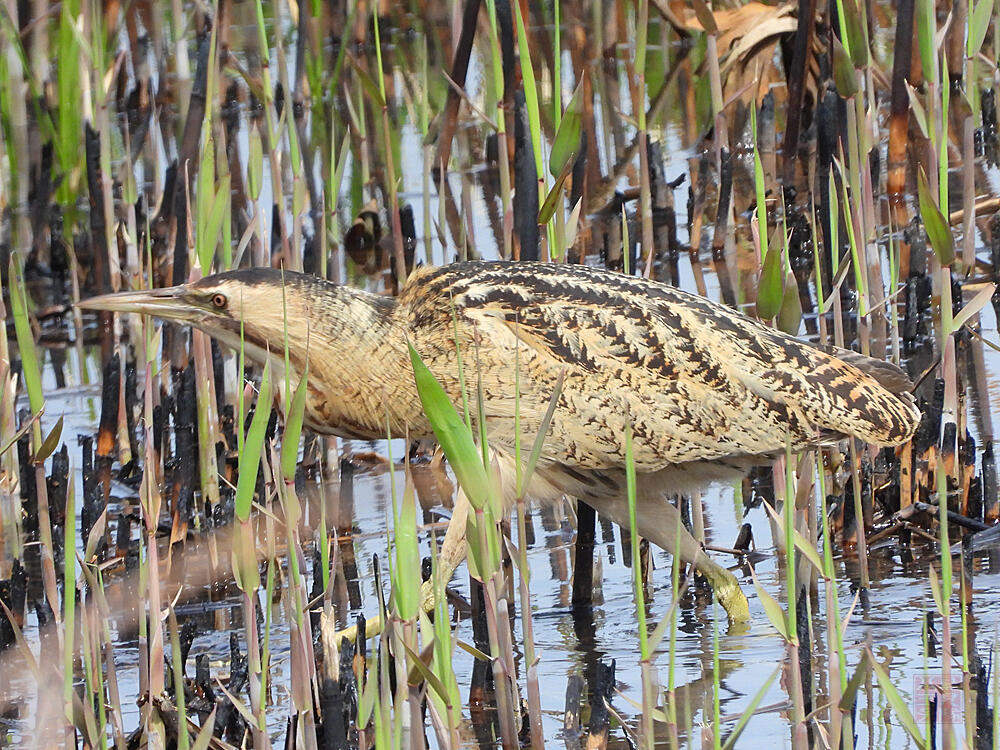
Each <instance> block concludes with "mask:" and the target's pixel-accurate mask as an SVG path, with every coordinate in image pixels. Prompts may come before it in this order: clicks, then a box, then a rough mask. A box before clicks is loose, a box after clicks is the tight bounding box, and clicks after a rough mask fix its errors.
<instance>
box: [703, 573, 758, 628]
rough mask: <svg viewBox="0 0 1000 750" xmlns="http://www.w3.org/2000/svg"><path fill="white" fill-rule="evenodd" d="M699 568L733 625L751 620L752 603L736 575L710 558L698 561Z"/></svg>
mask: <svg viewBox="0 0 1000 750" xmlns="http://www.w3.org/2000/svg"><path fill="white" fill-rule="evenodd" d="M698 570H699V571H700V572H701V574H702V575H704V576H705V577H706V578H707V579H708V582H709V583H711V584H712V591H714V592H715V598H716V599H718V600H719V603H720V604H721V605H722V606H723V608H724V609H725V610H726V614H727V615H728V616H729V623H730V624H731V625H738V624H742V623H747V622H749V621H750V604H749V602H747V598H746V595H745V594H744V593H743V589H741V588H740V583H739V581H737V580H736V576H734V575H733V574H732V573H730V572H729V571H728V570H726V569H725V568H723V567H722V566H721V565H719V564H718V563H716V562H714V561H712V560H710V559H708V558H707V557H705V559H703V560H700V561H699V562H698Z"/></svg>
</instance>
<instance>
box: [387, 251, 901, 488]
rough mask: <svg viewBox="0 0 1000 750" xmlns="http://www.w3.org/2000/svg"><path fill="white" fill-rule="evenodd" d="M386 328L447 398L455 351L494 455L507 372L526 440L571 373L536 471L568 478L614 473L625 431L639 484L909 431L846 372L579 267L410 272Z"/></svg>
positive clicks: (892, 405) (638, 285) (670, 291)
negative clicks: (827, 442)
mask: <svg viewBox="0 0 1000 750" xmlns="http://www.w3.org/2000/svg"><path fill="white" fill-rule="evenodd" d="M394 314H395V316H397V318H398V317H402V318H403V320H400V321H398V322H400V323H402V324H403V326H404V327H405V329H406V331H407V333H408V336H409V338H410V340H411V341H412V342H413V344H414V346H415V347H416V348H417V350H418V352H419V353H420V354H421V356H422V357H423V358H424V361H425V362H426V363H427V364H428V366H429V367H430V368H431V370H432V371H434V372H435V374H436V375H437V376H438V378H439V380H441V381H442V383H444V384H445V385H446V388H447V389H448V390H449V391H450V392H451V393H452V395H453V396H455V397H456V398H457V397H458V396H459V393H460V383H459V382H458V374H457V370H456V367H455V363H456V359H457V355H456V351H455V349H456V341H457V342H458V347H459V348H461V350H462V355H463V357H464V359H465V375H466V386H467V392H468V393H472V394H475V393H476V389H477V388H479V387H481V389H482V394H483V399H484V402H485V413H486V419H487V428H488V430H487V432H488V435H489V436H490V439H491V440H492V441H496V442H497V443H498V444H500V445H505V446H511V445H513V440H514V412H515V399H514V379H515V363H516V369H517V373H518V380H519V385H520V404H519V405H518V406H519V408H520V412H521V424H522V435H528V436H531V435H533V434H534V432H535V431H536V430H537V428H538V426H539V425H540V423H541V417H542V414H544V411H545V407H546V406H547V403H548V399H549V397H550V395H551V393H552V390H553V388H554V385H555V383H556V381H557V378H558V376H559V373H560V372H565V375H564V383H563V387H562V391H561V395H560V397H559V402H558V406H557V408H556V411H555V413H554V416H553V419H552V425H551V429H550V431H549V433H548V435H547V436H546V441H545V453H544V454H543V457H544V458H546V459H549V460H551V461H554V462H558V463H561V464H564V465H568V466H569V467H572V468H575V469H580V470H602V469H612V468H615V467H621V466H623V465H624V462H625V453H624V451H625V448H624V434H625V428H626V425H631V428H632V430H633V444H634V459H635V465H636V469H637V470H638V471H640V472H655V471H660V470H662V469H664V468H666V467H668V466H671V465H676V464H682V463H687V462H692V461H701V460H712V459H722V458H727V457H739V456H747V455H764V454H771V453H775V452H778V451H781V450H783V449H784V447H785V444H786V439H787V440H789V441H790V442H791V445H792V447H793V448H802V447H805V446H808V445H814V444H816V443H817V442H819V441H821V440H824V439H829V438H831V437H839V436H845V435H850V436H856V437H859V438H862V439H864V440H866V441H868V442H871V443H875V444H878V445H895V444H899V443H902V442H905V441H906V440H908V439H909V438H910V437H911V435H912V434H913V432H914V431H915V429H916V427H917V424H918V423H919V418H920V415H919V412H918V410H917V409H916V407H915V405H914V404H913V401H912V399H910V398H909V396H908V394H902V395H900V394H896V393H892V392H890V391H889V390H887V389H886V388H884V387H883V386H882V385H880V384H879V383H878V382H877V381H876V380H875V379H874V378H872V377H870V376H869V375H867V374H866V373H865V372H863V371H862V370H861V369H859V367H857V366H856V365H854V364H848V363H847V362H844V361H843V360H841V359H839V358H837V357H836V356H833V355H832V354H829V353H827V352H824V351H821V350H819V349H817V348H816V347H813V346H811V345H809V344H808V343H805V342H802V341H799V340H798V339H795V338H793V337H791V336H788V335H785V334H784V333H781V332H780V331H777V330H775V329H773V328H769V327H767V326H765V325H763V324H761V323H759V322H757V321H755V320H752V319H750V318H748V317H746V316H744V315H742V314H740V313H738V312H736V311H734V310H731V309H729V308H726V307H723V306H721V305H718V304H715V303H713V302H710V301H709V300H707V299H704V298H702V297H698V296H695V295H691V294H688V293H685V292H683V291H681V290H678V289H675V288H673V287H669V286H666V285H664V284H660V283H657V282H654V281H649V280H645V279H641V278H636V277H629V276H624V275H621V274H614V273H609V272H605V271H601V270H597V269H593V268H588V267H585V266H575V265H565V264H540V263H530V264H529V263H499V262H493V263H490V262H473V263H459V264H454V265H449V266H444V267H440V268H427V269H420V270H419V271H418V272H417V273H416V274H415V275H414V276H413V277H411V278H410V280H409V281H408V282H407V284H406V286H405V288H404V289H403V292H402V294H401V296H400V298H399V300H398V304H397V308H396V310H395V312H394ZM453 318H454V321H455V325H454V326H453V325H449V323H450V322H451V321H452V319H453ZM456 334H457V335H456ZM862 359H863V358H862ZM854 360H855V362H857V361H858V360H859V358H858V356H857V355H856V356H855V357H854Z"/></svg>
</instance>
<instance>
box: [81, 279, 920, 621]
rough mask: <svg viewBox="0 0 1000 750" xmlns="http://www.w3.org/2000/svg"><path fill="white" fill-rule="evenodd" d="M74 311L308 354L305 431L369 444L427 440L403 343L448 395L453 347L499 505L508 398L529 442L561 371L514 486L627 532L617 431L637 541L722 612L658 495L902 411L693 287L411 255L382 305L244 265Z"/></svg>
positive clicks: (710, 567) (508, 479)
mask: <svg viewBox="0 0 1000 750" xmlns="http://www.w3.org/2000/svg"><path fill="white" fill-rule="evenodd" d="M81 306H82V307H86V308H92V309H100V310H112V311H117V312H131V313H145V314H149V315H154V316H156V317H159V318H164V319H167V320H174V321H179V322H182V323H187V324H190V325H193V326H196V327H198V328H200V329H201V330H203V331H205V332H206V333H208V334H210V335H211V336H213V337H215V338H216V339H218V340H219V341H221V342H223V343H225V344H228V345H230V346H232V347H239V346H240V338H241V334H242V336H243V340H244V346H245V351H246V353H247V355H248V356H249V357H251V358H252V359H254V360H256V361H257V362H259V363H263V362H264V361H265V360H267V359H270V360H271V366H272V368H273V371H275V372H281V373H282V374H283V375H284V376H286V377H288V378H290V379H291V381H292V382H293V383H294V382H297V381H298V379H299V374H300V373H302V372H304V371H305V366H306V360H307V358H308V361H309V375H308V396H307V400H306V407H305V412H306V417H305V421H306V424H307V425H308V427H309V428H311V429H312V430H315V431H316V432H318V433H323V434H330V435H339V436H341V437H345V438H357V439H364V440H374V439H379V438H382V437H384V436H385V435H386V427H387V425H388V427H389V429H390V430H391V432H392V434H393V435H403V434H408V435H409V436H411V437H412V438H422V437H428V438H429V437H432V436H433V435H432V430H431V426H430V423H429V422H428V420H427V418H426V416H425V415H424V413H423V410H422V408H421V403H420V399H419V397H418V394H417V390H416V386H415V384H414V379H413V373H412V370H411V364H410V358H409V354H408V348H407V342H409V343H412V345H413V347H414V348H415V349H416V351H417V352H418V353H419V354H420V356H421V358H422V359H423V361H424V362H425V363H426V364H427V366H428V367H429V368H430V370H431V372H432V373H433V374H434V375H435V376H436V377H437V379H438V381H439V382H440V383H441V385H442V386H443V387H444V389H445V390H446V391H447V393H448V394H449V395H450V396H451V398H452V400H453V402H454V403H461V398H462V396H461V394H462V384H461V383H460V382H459V367H458V360H459V355H460V353H464V355H465V359H464V362H465V367H464V369H463V372H464V378H465V381H466V382H465V389H466V392H467V393H468V394H476V393H477V390H479V389H480V388H481V396H482V401H483V405H484V413H485V420H486V435H487V439H488V442H489V444H490V447H491V450H492V452H493V458H494V462H495V464H496V465H498V466H499V467H500V476H501V486H502V491H503V497H504V499H505V501H506V502H507V503H511V502H513V500H514V499H515V476H516V466H515V459H514V445H515V411H516V410H517V409H519V410H520V429H521V430H522V433H523V436H524V438H525V439H526V440H527V442H526V443H525V444H528V445H530V444H531V441H532V440H533V439H534V436H535V435H536V434H537V432H538V430H539V429H540V428H541V425H542V423H543V421H544V415H545V412H546V409H547V407H548V403H549V401H550V398H551V396H552V393H553V390H554V384H555V383H556V381H557V379H558V378H559V377H560V374H562V376H563V383H562V388H561V391H560V395H559V397H558V403H557V406H556V408H555V411H554V413H553V416H552V418H551V422H550V424H549V429H548V433H547V435H546V436H545V439H544V448H543V452H542V455H541V458H540V460H539V463H538V465H537V468H536V470H535V473H534V474H533V475H532V479H531V484H530V486H529V487H528V488H527V495H529V496H530V497H532V498H533V499H537V500H542V501H544V500H552V499H555V498H560V497H562V496H570V497H573V498H577V499H579V500H583V501H585V502H587V503H589V504H591V505H592V506H593V507H594V508H595V509H596V510H597V511H598V512H600V513H601V514H603V515H604V516H605V517H607V518H610V519H611V520H613V521H615V522H616V523H618V524H619V525H621V526H622V527H624V528H627V527H628V522H629V514H628V503H627V500H626V494H625V463H626V454H625V442H624V435H625V431H626V427H627V426H630V427H631V430H632V435H633V460H634V464H635V470H636V473H637V483H636V485H637V486H636V489H637V493H636V494H637V501H636V502H637V509H636V520H637V525H638V529H637V532H638V534H639V535H640V536H642V537H644V538H646V539H649V540H650V541H652V542H654V543H655V544H657V545H659V546H661V547H663V548H665V549H667V550H670V551H672V552H673V553H674V554H675V555H677V556H678V557H679V558H680V559H681V560H683V561H684V562H687V563H690V564H692V565H694V567H695V568H697V569H698V570H699V571H700V572H701V573H702V574H703V575H704V576H706V577H707V578H708V580H709V581H710V583H711V584H712V586H713V588H714V590H715V593H716V596H717V597H718V599H719V601H720V602H721V603H722V604H723V606H724V607H725V608H726V611H727V612H728V614H729V617H730V619H731V620H734V621H742V620H746V619H748V617H749V610H748V605H747V600H746V597H745V596H744V595H743V592H742V591H741V589H740V586H739V584H738V582H737V580H736V578H735V577H734V576H733V574H732V573H730V572H729V571H728V570H727V569H725V568H724V567H722V566H721V565H719V564H718V563H716V562H714V561H713V560H712V559H710V558H709V557H708V555H707V554H706V553H705V551H704V550H703V549H702V547H701V545H700V544H699V542H698V541H696V540H695V538H694V537H693V536H692V535H691V534H690V533H689V532H688V531H687V530H686V529H685V528H684V527H683V525H682V524H681V521H680V517H679V514H678V512H677V510H676V508H675V507H674V506H673V505H672V504H671V503H670V502H669V499H668V497H669V496H670V495H672V494H674V493H677V492H682V491H689V490H692V489H695V488H697V487H698V486H701V485H703V484H704V483H706V482H707V481H708V480H710V479H712V478H714V477H718V476H729V475H730V473H731V472H732V471H742V470H743V468H744V467H747V466H749V465H752V462H753V459H754V457H762V456H773V455H775V454H778V453H781V452H783V451H784V450H785V448H786V444H790V445H791V446H792V448H793V449H801V448H804V447H807V446H813V445H816V444H817V443H819V442H821V441H824V440H829V439H833V438H838V437H843V436H854V437H859V438H862V439H863V440H865V441H867V442H869V443H873V444H876V445H896V444H899V443H902V442H905V441H906V440H908V439H909V438H910V436H911V435H912V434H913V432H914V430H915V429H916V427H917V424H918V421H919V419H920V414H919V411H918V410H917V408H916V407H915V405H914V403H913V401H912V399H910V398H909V396H908V394H905V393H896V392H893V391H894V390H898V388H896V386H898V382H893V381H894V380H896V381H898V380H899V378H898V377H896V376H899V375H901V372H900V371H899V370H898V369H894V368H893V367H892V366H891V365H888V364H887V363H884V362H877V361H876V360H871V359H868V358H866V357H861V356H860V355H854V354H852V353H846V352H845V353H844V357H846V358H849V359H850V360H851V361H850V362H849V361H845V358H842V357H840V356H835V355H834V354H832V353H829V352H827V351H823V350H820V349H818V348H816V347H814V346H811V345H809V344H807V343H804V342H802V341H799V340H797V339H795V338H793V337H792V336H788V335H786V334H784V333H781V332H780V331H777V330H775V329H773V328H770V327H768V326H766V325H763V324H761V323H759V322H757V321H755V320H753V319H751V318H749V317H746V316H744V315H742V314H740V313H739V312H736V311H734V310H731V309H729V308H726V307H723V306H721V305H718V304H715V303H713V302H711V301H709V300H707V299H705V298H702V297H698V296H695V295H692V294H688V293H686V292H683V291H680V290H678V289H675V288H673V287H670V286H667V285H664V284H660V283H657V282H655V281H650V280H647V279H642V278H635V277H631V276H624V275H621V274H615V273H609V272H605V271H601V270H597V269H593V268H589V267H585V266H579V265H565V264H544V263H513V262H472V263H457V264H454V265H449V266H444V267H439V268H433V267H425V268H421V269H418V270H417V271H416V272H415V273H414V274H413V275H411V276H410V278H409V279H408V280H407V282H406V284H405V286H404V287H403V289H402V290H401V293H400V295H399V296H398V297H397V298H396V299H392V298H388V297H383V296H379V295H376V294H372V293H368V292H364V291H359V290H357V289H353V288H349V287H345V286H338V285H335V284H331V283H329V282H327V281H324V280H322V279H320V278H317V277H315V276H308V275H302V274H297V273H290V272H287V271H286V272H284V273H282V272H280V271H276V270H271V269H264V268H255V269H250V270H240V271H231V272H227V273H220V274H217V275H215V276H209V277H206V278H203V279H201V280H200V281H196V282H193V283H191V284H185V285H181V286H175V287H171V288H168V289H159V290H153V291H142V292H125V293H120V294H111V295H106V296H102V297H97V298H93V299H89V300H85V301H84V302H82V303H81ZM286 320H287V321H288V322H289V323H291V324H290V325H286ZM286 337H287V339H286ZM286 340H287V347H288V359H289V363H290V364H289V371H287V372H285V371H284V368H285V356H284V352H285V346H286ZM515 371H517V372H515ZM515 382H517V383H519V387H520V399H519V403H518V402H516V401H515V392H514V391H515ZM471 397H472V398H475V396H474V395H473V396H471ZM473 411H475V410H473ZM508 507H509V505H508ZM467 510H468V505H467V501H466V500H465V499H464V496H463V495H462V493H459V497H458V499H457V501H456V505H455V510H454V512H453V515H452V519H451V522H450V524H449V527H448V530H447V532H446V535H445V540H444V544H443V547H442V551H441V563H440V565H439V569H440V570H441V572H442V575H444V576H445V580H447V579H448V578H450V577H451V575H452V573H453V572H454V570H455V568H456V567H457V566H458V565H459V563H461V561H462V560H463V559H464V556H465V521H466V513H467ZM677 540H679V546H678V544H677ZM425 598H429V597H425Z"/></svg>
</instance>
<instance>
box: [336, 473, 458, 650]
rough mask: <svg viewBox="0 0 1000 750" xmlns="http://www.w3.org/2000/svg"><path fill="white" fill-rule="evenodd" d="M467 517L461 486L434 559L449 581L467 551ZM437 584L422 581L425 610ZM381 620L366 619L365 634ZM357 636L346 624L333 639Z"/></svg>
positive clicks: (377, 628)
mask: <svg viewBox="0 0 1000 750" xmlns="http://www.w3.org/2000/svg"><path fill="white" fill-rule="evenodd" d="M468 518H469V500H468V498H467V497H466V496H465V493H464V492H463V491H462V489H461V488H459V490H458V495H457V496H456V497H455V506H454V508H452V511H451V520H450V521H449V522H448V528H447V530H446V531H445V533H444V541H443V542H442V543H441V552H440V553H439V554H438V560H437V571H436V573H437V576H438V577H439V579H440V580H442V581H443V582H444V585H445V586H447V585H448V581H450V580H451V577H452V576H453V575H454V574H455V569H456V568H458V566H459V565H461V564H462V561H464V560H465V556H466V554H467V552H468V547H467V545H466V542H465V527H466V523H467V521H468ZM435 591H436V588H435V585H434V579H433V578H432V579H431V580H429V581H425V582H424V585H423V586H422V587H421V589H420V606H421V608H422V609H423V610H424V612H430V611H432V610H433V609H434V605H435V603H436V601H437V599H436V597H435V593H434V592H435ZM383 627H384V624H383V622H382V617H381V616H376V617H373V618H371V619H370V620H366V621H365V638H366V639H367V638H374V637H375V636H377V635H378V634H379V633H381V632H382V629H383ZM357 637H358V628H357V626H356V625H352V626H350V627H349V628H344V629H343V630H341V631H339V632H337V634H336V635H335V636H334V638H335V642H336V643H337V644H338V645H339V644H341V643H342V642H343V641H345V640H347V641H353V640H355V639H357Z"/></svg>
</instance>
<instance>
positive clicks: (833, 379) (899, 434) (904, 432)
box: [809, 350, 920, 445]
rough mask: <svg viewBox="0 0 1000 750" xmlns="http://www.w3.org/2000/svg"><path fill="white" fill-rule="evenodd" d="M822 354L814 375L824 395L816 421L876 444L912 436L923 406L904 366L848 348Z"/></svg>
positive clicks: (815, 405)
mask: <svg viewBox="0 0 1000 750" xmlns="http://www.w3.org/2000/svg"><path fill="white" fill-rule="evenodd" d="M817 354H818V357H817V359H818V362H817V365H816V367H815V368H814V369H813V371H812V372H811V373H810V374H809V380H810V381H812V382H813V383H814V384H816V385H819V386H821V387H820V388H819V389H818V390H819V391H820V392H821V393H822V394H823V397H824V398H821V399H818V400H814V402H813V403H812V404H811V405H812V407H813V415H812V416H813V418H814V419H815V421H816V423H817V425H819V426H820V427H821V428H825V429H827V430H829V431H831V432H833V433H838V434H844V435H853V436H855V437H859V438H861V439H863V440H865V441H867V442H869V443H875V444H876V445H899V444H900V443H905V442H906V441H907V440H909V439H910V438H911V437H913V433H914V432H916V429H917V426H918V425H919V424H920V410H919V409H918V408H917V405H916V403H915V402H914V400H913V396H912V395H911V394H910V392H909V389H910V388H911V387H912V384H911V383H910V380H909V378H908V377H907V376H906V374H905V373H904V372H903V371H902V370H901V369H899V368H898V367H896V366H895V365H893V364H891V363H889V362H885V361H882V360H877V359H873V358H871V357H865V356H863V355H861V354H857V353H855V352H847V351H845V350H837V352H836V354H835V355H832V354H828V353H826V352H822V351H818V352H817Z"/></svg>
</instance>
